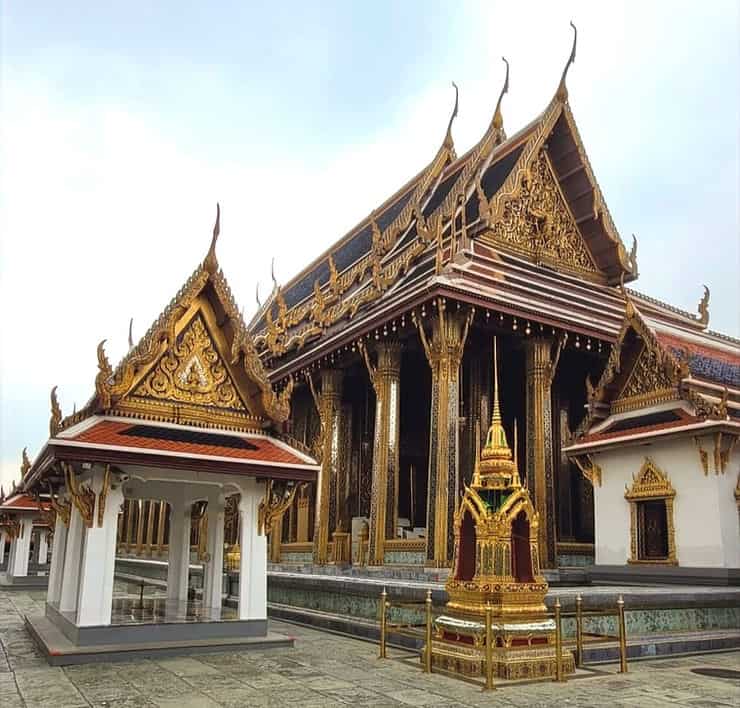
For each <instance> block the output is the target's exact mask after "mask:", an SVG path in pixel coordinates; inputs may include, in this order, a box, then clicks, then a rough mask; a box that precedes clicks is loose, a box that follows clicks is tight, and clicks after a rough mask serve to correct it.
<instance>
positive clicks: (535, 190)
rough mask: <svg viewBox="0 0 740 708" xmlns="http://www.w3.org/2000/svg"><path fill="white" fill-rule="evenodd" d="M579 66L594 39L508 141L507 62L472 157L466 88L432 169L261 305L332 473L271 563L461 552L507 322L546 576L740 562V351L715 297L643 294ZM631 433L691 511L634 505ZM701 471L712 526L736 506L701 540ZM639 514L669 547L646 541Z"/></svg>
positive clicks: (273, 377) (262, 320)
mask: <svg viewBox="0 0 740 708" xmlns="http://www.w3.org/2000/svg"><path fill="white" fill-rule="evenodd" d="M574 57H575V41H574V45H573V52H572V53H571V56H570V58H569V60H568V62H567V64H566V67H565V69H564V71H563V74H562V78H561V81H560V84H559V86H558V87H557V90H556V92H555V94H554V96H553V98H552V100H551V101H550V103H549V104H548V105H547V106H546V107H545V109H544V110H543V111H542V113H541V114H540V115H538V116H537V117H536V118H535V119H534V120H532V122H530V123H529V124H528V125H526V126H524V127H523V128H522V129H520V130H518V131H516V132H514V133H513V134H511V135H510V134H507V132H506V131H505V129H504V121H503V113H502V99H503V97H504V94H505V93H506V91H507V88H508V64H507V67H506V81H505V84H504V87H503V89H502V91H501V94H500V96H499V98H498V101H497V103H496V105H495V109H494V111H493V115H492V118H491V121H490V124H489V126H488V128H487V130H486V131H485V133H484V134H483V136H482V137H481V138H480V140H479V141H478V142H477V143H476V144H475V145H474V146H473V147H472V148H471V149H469V150H467V151H466V152H465V153H463V154H462V155H458V154H457V152H456V150H455V146H454V143H453V140H452V133H451V128H452V123H453V119H454V117H455V115H456V113H457V102H456V105H455V110H454V112H453V114H452V118H451V119H450V121H449V124H448V127H447V132H446V134H445V136H444V139H443V141H442V144H441V145H440V147H439V149H438V150H437V152H436V153H435V154H434V156H433V157H432V159H431V160H430V162H429V164H428V165H427V166H426V167H424V168H423V169H422V170H421V171H420V172H419V174H417V175H416V176H415V177H413V178H412V179H411V180H410V181H409V182H408V183H407V184H405V185H404V186H402V187H401V188H400V189H398V190H397V191H396V192H395V193H394V194H393V195H392V196H390V197H389V198H388V199H387V200H386V201H385V202H384V203H383V204H381V205H379V206H378V207H377V208H376V209H375V210H374V211H373V212H372V213H371V214H370V215H369V216H367V217H366V218H365V219H363V220H362V221H361V222H360V223H359V224H358V225H357V226H356V227H355V228H353V229H352V230H351V231H350V232H349V233H347V234H346V235H345V236H344V237H342V238H341V239H339V240H338V241H337V242H336V243H334V244H333V245H332V246H331V247H330V248H329V249H327V250H326V251H325V252H324V253H323V254H321V255H320V256H319V257H318V258H317V259H316V260H315V261H314V262H313V263H311V264H310V265H309V266H308V267H307V268H305V269H304V270H303V271H302V272H301V273H299V274H298V275H297V276H296V277H294V278H293V279H292V280H290V281H289V282H287V283H285V284H282V285H279V284H277V282H275V283H274V287H273V290H272V293H271V294H270V296H269V298H268V299H267V300H266V301H265V302H264V303H262V304H261V305H260V307H259V310H258V312H257V313H256V314H255V316H254V317H253V318H252V320H251V322H250V323H249V325H248V327H249V332H250V334H251V336H252V337H253V340H254V342H255V345H256V347H257V351H258V352H259V355H260V358H261V360H262V362H263V363H264V366H265V368H266V369H267V370H268V371H269V378H270V381H271V382H272V384H273V385H274V386H275V387H276V389H277V390H280V389H285V388H286V387H293V389H294V390H293V393H292V409H291V415H290V419H289V421H288V427H289V431H290V434H291V435H292V436H293V437H294V438H296V439H297V440H299V441H300V442H301V443H303V444H304V445H306V446H308V447H309V448H310V449H311V450H313V453H314V455H315V456H316V457H317V458H318V459H320V460H321V473H320V475H319V479H318V481H317V483H316V484H315V485H310V486H308V487H305V488H303V489H302V490H301V491H300V494H299V495H297V497H296V500H295V501H294V503H293V504H292V505H291V506H290V508H289V509H288V510H287V511H286V513H285V515H284V517H282V518H281V519H278V520H277V522H276V526H275V529H274V533H275V534H277V535H279V537H280V538H279V540H278V539H273V540H272V542H271V558H272V560H274V561H281V562H289V563H314V564H325V563H330V562H354V563H358V562H359V563H364V562H366V563H368V564H369V565H371V566H381V565H398V564H402V565H417V566H427V567H436V568H446V567H449V566H450V564H451V560H452V554H453V544H454V534H453V518H454V514H455V511H456V508H457V506H458V504H459V501H460V497H461V494H462V492H463V490H464V488H465V485H469V484H470V483H471V480H472V475H473V472H474V454H473V451H474V450H475V449H476V444H475V443H476V441H475V437H476V431H477V430H481V431H483V432H482V433H481V436H482V435H484V433H485V431H486V430H487V421H489V420H490V407H491V395H492V381H491V376H490V372H489V367H488V366H487V363H488V362H490V361H491V341H492V337H493V336H494V335H495V336H496V337H497V338H498V341H499V343H500V357H501V363H502V370H503V371H506V374H507V375H506V378H505V379H504V380H502V382H501V391H500V396H501V401H502V409H503V410H504V411H505V415H504V421H503V423H504V426H505V428H506V429H507V430H508V431H509V434H511V431H512V429H513V423H514V420H515V419H516V420H519V421H520V422H521V426H520V430H521V433H522V434H521V435H520V436H519V442H518V448H519V449H518V450H517V455H518V459H519V460H521V461H522V464H521V473H522V477H523V481H524V482H526V484H527V485H528V489H529V491H530V493H531V495H532V497H533V501H534V505H535V508H536V511H537V513H538V515H539V519H540V522H539V530H538V534H539V549H540V561H541V565H542V567H543V568H545V569H554V568H557V567H558V566H572V565H589V564H592V563H593V562H594V560H595V561H596V563H604V564H607V565H613V564H625V565H626V564H627V563H626V561H627V560H629V559H630V558H628V555H629V554H630V553H631V556H634V558H632V560H639V558H638V556H640V552H639V551H638V552H637V553H635V551H634V543H637V544H638V546H640V544H643V546H644V547H645V549H648V548H649V549H650V550H644V552H643V553H642V555H643V556H644V557H645V559H647V558H648V557H650V559H651V560H654V561H656V562H661V563H673V564H675V563H676V562H678V563H679V565H680V564H681V563H682V562H684V563H686V564H691V565H695V566H697V567H699V566H701V567H704V566H706V567H716V566H726V567H735V568H737V567H738V566H740V559H738V546H737V537H738V519H737V514H736V513H734V511H735V496H734V495H735V491H734V490H735V480H734V479H731V478H733V477H735V476H736V475H737V473H738V470H737V464H736V461H735V460H736V458H733V457H732V454H733V453H732V451H733V449H734V444H735V440H736V439H737V436H738V432H739V425H740V423H739V421H740V417H739V416H740V346H739V345H740V342H738V340H736V339H732V338H730V337H726V336H724V335H721V334H718V333H715V332H712V331H710V330H709V329H708V325H709V309H708V300H709V292H708V291H705V295H704V296H703V297H702V298H701V301H700V303H699V306H698V310H697V312H696V313H690V312H685V311H682V310H680V309H678V308H676V307H673V306H671V305H669V304H666V303H663V302H660V301H658V300H655V299H653V298H651V297H648V296H647V295H644V294H641V293H640V292H637V291H636V290H633V289H631V288H630V287H627V285H628V284H630V283H632V282H634V281H635V280H636V279H637V277H638V267H637V241H636V239H634V238H633V241H632V245H631V247H630V248H629V249H628V248H626V247H625V245H624V243H623V240H622V238H621V236H620V234H619V232H618V230H617V227H616V226H615V224H614V222H613V220H612V217H611V216H610V213H609V210H608V208H607V205H606V201H605V198H604V195H603V194H602V192H601V189H600V188H599V184H598V182H597V180H596V176H595V174H594V171H593V169H592V167H591V165H590V163H589V159H588V155H587V153H586V149H585V146H584V145H583V143H582V141H581V138H580V136H579V133H578V129H577V127H576V122H575V119H574V116H573V112H572V110H571V107H570V105H569V102H568V91H567V87H566V76H567V72H568V68H569V66H570V65H571V63H572V62H573V60H574ZM696 288H697V291H699V290H700V286H699V284H697V285H696ZM640 352H642V354H641V353H640ZM597 382H598V383H597ZM651 386H657V389H656V390H657V391H658V394H657V395H655V396H653V395H651V393H650V391H651V390H652V389H651V388H650V387H651ZM625 387H626V389H625ZM627 411H629V412H627ZM610 414H612V417H609V416H610ZM656 426H657V428H656ZM633 427H634V430H631V428H633ZM645 428H649V431H648V432H649V434H648V435H647V437H645V435H646V433H645ZM627 438H631V439H633V440H639V441H640V444H642V443H643V442H645V441H648V440H649V441H650V445H658V441H660V446H662V447H661V449H663V447H665V448H666V455H667V457H666V458H665V459H663V454H662V453H660V454H659V453H658V452H655V454H653V448H652V447H651V448H650V450H649V451H648V453H647V456H648V457H649V456H650V455H653V457H652V458H650V459H652V460H653V462H654V463H655V465H657V466H658V467H660V468H661V469H662V473H661V474H662V475H663V478H665V479H666V480H672V484H673V486H674V491H675V493H676V497H675V502H674V504H673V510H674V511H673V514H672V515H671V514H670V513H664V512H662V511H660V509H658V506H659V504H657V503H656V504H652V503H651V504H643V503H642V502H640V501H639V499H641V498H642V497H641V496H640V495H641V494H643V493H644V484H643V483H641V482H640V481H639V480H638V481H636V482H634V485H635V486H634V489H633V491H632V493H631V494H630V493H628V494H627V496H625V493H624V488H623V487H624V483H625V482H626V481H628V479H627V478H629V480H630V481H629V484H633V481H632V474H633V472H634V473H635V475H636V476H635V479H636V480H637V478H638V476H639V474H638V473H640V469H641V466H642V464H641V463H640V464H638V458H639V459H640V460H642V462H645V459H646V453H645V450H644V449H643V450H642V452H640V453H639V454H638V453H637V452H636V451H635V447H634V446H633V445H632V444H631V443H630V442H629V441H628V440H627ZM653 441H655V442H653ZM478 443H479V444H481V445H483V444H484V443H485V440H484V439H483V438H482V437H481V439H480V440H479V441H478ZM589 446H591V447H589ZM656 449H657V448H656ZM591 450H594V451H595V453H594V454H592V453H591ZM735 454H736V453H735ZM635 456H636V457H635ZM678 457H681V458H682V459H684V460H685V462H683V463H682V469H681V471H678V470H677V469H676V465H675V459H676V458H678ZM715 459H716V460H717V462H715ZM723 461H724V462H723ZM707 465H708V466H709V469H710V472H707V469H708V467H707ZM613 469H617V470H619V471H618V472H616V471H612V470H613ZM598 470H601V471H598ZM715 470H719V472H716V471H715ZM710 473H711V474H710ZM716 475H719V478H718V479H715V476H716ZM643 476H644V474H643ZM684 476H685V477H686V478H687V481H686V484H688V486H686V487H683V486H682V485H683V484H684V483H683V482H680V479H681V478H683V477H684ZM689 478H691V482H690V483H689V482H688V479H689ZM600 484H602V485H603V486H599V485H600ZM699 484H702V485H705V486H706V489H705V490H704V491H703V492H702V494H701V495H700V496H697V497H694V498H693V501H692V504H697V503H701V504H702V505H705V504H706V505H707V506H706V509H704V507H703V506H702V509H704V511H701V512H699V511H698V510H696V509H694V510H693V513H694V514H696V515H697V517H696V518H702V517H704V516H706V515H707V514H709V511H710V509H711V511H712V513H714V512H715V511H716V508H717V504H718V503H720V501H719V500H720V498H721V508H722V518H721V520H718V521H717V526H716V528H713V529H712V530H710V529H707V530H706V534H707V535H706V537H705V538H703V540H696V542H695V545H694V546H693V550H692V543H694V542H693V541H691V540H689V539H690V537H691V535H692V533H693V530H692V527H691V526H690V525H689V522H688V521H686V519H687V518H688V517H689V515H690V513H691V512H690V511H688V509H687V507H686V506H685V504H686V502H685V501H682V499H683V500H685V499H686V498H687V497H688V496H689V495H692V494H693V491H692V490H693V488H694V486H695V485H699ZM617 487H619V488H620V491H619V494H618V495H617V496H618V499H616V498H615V497H614V495H615V494H616V492H610V491H608V490H611V489H612V488H613V489H616V488H617ZM679 487H681V488H679ZM667 488H668V487H667V486H666V489H667ZM595 497H596V499H595ZM661 498H662V497H661ZM666 498H667V497H666ZM617 501H618V502H619V512H618V513H617V512H616V511H611V509H612V508H613V505H614V504H616V502H617ZM656 501H657V499H656ZM669 506H670V505H666V509H668V507H669ZM630 508H632V509H633V511H632V512H630ZM669 511H670V510H669ZM730 512H733V513H730ZM631 514H632V516H631ZM635 514H636V517H635ZM599 515H600V518H599ZM635 518H637V519H638V521H635ZM639 519H643V521H639ZM713 523H714V522H713ZM635 524H637V527H638V535H639V528H643V529H653V528H655V529H658V530H659V533H660V534H662V537H661V539H659V540H658V541H653V540H648V539H647V538H646V537H645V531H643V533H642V536H640V538H642V539H643V540H637V541H635V539H634V536H635V532H634V527H635ZM679 524H680V525H682V528H678V525H679ZM684 524H686V525H684ZM673 526H675V535H676V542H675V544H674V543H673V542H670V538H671V533H668V531H670V530H671V529H672V528H673ZM607 527H608V530H607ZM631 528H632V536H633V539H632V541H630V540H629V534H630V533H631V532H630V529H631ZM650 533H652V532H649V533H648V535H650ZM666 539H668V541H666ZM666 543H668V545H667V546H666ZM630 544H633V545H632V546H631V545H630ZM654 544H658V545H660V546H661V549H662V550H660V551H658V550H656V548H657V546H656V547H655V548H654V547H653V545H654ZM661 544H662V545H661ZM682 544H686V545H685V546H684V549H685V550H682V549H681V546H682ZM676 545H677V546H678V550H677V551H676V548H675V546H676ZM348 548H350V549H351V551H350V553H349V555H350V558H349V559H348V558H347V549H348ZM630 548H632V550H631V551H628V549H630ZM666 548H667V549H668V550H667V551H666ZM702 548H705V549H706V553H705V552H704V551H703V550H701V549H702ZM664 551H665V552H664ZM656 554H657V555H656Z"/></svg>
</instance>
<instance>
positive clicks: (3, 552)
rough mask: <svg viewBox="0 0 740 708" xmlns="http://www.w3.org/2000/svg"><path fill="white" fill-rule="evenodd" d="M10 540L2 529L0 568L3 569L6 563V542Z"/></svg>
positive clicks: (0, 534) (0, 530)
mask: <svg viewBox="0 0 740 708" xmlns="http://www.w3.org/2000/svg"><path fill="white" fill-rule="evenodd" d="M7 540H8V537H7V535H6V533H5V531H3V530H2V529H0V567H2V565H3V563H4V561H5V542H6V541H7Z"/></svg>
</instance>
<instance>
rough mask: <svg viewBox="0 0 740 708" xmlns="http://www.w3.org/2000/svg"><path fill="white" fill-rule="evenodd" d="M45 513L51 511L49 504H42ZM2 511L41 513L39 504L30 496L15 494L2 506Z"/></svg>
mask: <svg viewBox="0 0 740 708" xmlns="http://www.w3.org/2000/svg"><path fill="white" fill-rule="evenodd" d="M41 507H42V509H43V510H44V511H48V510H49V509H51V506H50V505H49V503H48V502H44V501H42V502H41ZM0 511H39V505H38V502H37V501H36V500H35V499H33V497H30V496H28V494H14V495H13V496H11V497H8V498H7V499H6V500H5V501H4V502H3V503H2V504H0Z"/></svg>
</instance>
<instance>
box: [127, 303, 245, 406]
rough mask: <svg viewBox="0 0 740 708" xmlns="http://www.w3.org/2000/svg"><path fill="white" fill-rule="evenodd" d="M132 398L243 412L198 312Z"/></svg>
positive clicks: (240, 400) (235, 391)
mask: <svg viewBox="0 0 740 708" xmlns="http://www.w3.org/2000/svg"><path fill="white" fill-rule="evenodd" d="M133 395H134V396H137V397H140V398H154V399H160V400H167V401H172V402H177V403H186V404H190V405H197V406H214V407H216V408H226V409H229V410H234V411H244V412H246V406H245V405H244V402H243V401H242V399H241V397H240V396H239V393H238V391H237V389H236V386H235V385H234V382H233V381H232V379H231V377H230V375H229V372H228V369H227V368H226V365H225V363H224V360H223V359H222V358H221V355H220V354H219V352H218V348H217V346H216V344H215V342H214V341H213V339H212V337H211V335H210V333H209V332H208V327H207V325H206V323H205V321H204V319H203V316H202V315H201V314H200V313H197V314H196V315H195V316H194V317H193V318H192V319H191V320H190V322H189V324H188V325H187V326H186V327H185V328H184V329H183V330H182V332H180V334H179V336H178V337H177V338H176V340H175V341H174V342H173V345H172V346H171V347H169V348H168V349H167V350H166V351H165V352H164V354H162V356H161V357H160V358H159V361H158V362H157V363H156V364H155V366H154V367H153V368H152V369H151V371H149V373H148V374H147V375H146V376H145V377H144V379H143V380H142V381H141V382H140V383H139V385H138V386H137V387H136V389H135V390H134V392H133Z"/></svg>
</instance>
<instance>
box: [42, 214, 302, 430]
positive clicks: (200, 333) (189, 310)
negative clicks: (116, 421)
mask: <svg viewBox="0 0 740 708" xmlns="http://www.w3.org/2000/svg"><path fill="white" fill-rule="evenodd" d="M219 214H220V211H217V215H216V224H215V225H214V229H213V239H212V241H211V247H210V249H209V250H208V253H207V255H206V257H205V259H204V260H203V262H202V263H201V264H200V265H198V267H197V268H196V269H195V270H194V271H193V273H192V275H191V276H190V278H188V280H187V281H186V282H185V284H184V285H183V286H182V288H180V290H179V292H178V293H177V294H176V295H175V297H174V298H173V299H172V300H171V302H170V303H169V305H167V307H165V309H164V310H163V311H162V313H161V314H160V315H159V317H158V318H157V319H156V320H155V322H154V323H153V324H152V326H151V327H150V328H149V330H148V331H147V332H146V334H145V335H144V336H143V337H142V338H141V340H140V341H139V343H138V344H136V345H135V346H130V349H129V351H128V353H127V354H126V355H125V356H124V357H123V359H122V360H121V362H120V363H119V364H118V366H117V367H116V368H115V369H114V368H113V367H112V366H111V365H110V362H109V361H108V357H107V356H106V353H105V349H104V344H105V340H103V341H102V342H101V343H100V344H99V345H98V373H97V376H96V377H95V395H94V396H93V397H92V398H91V399H90V401H89V402H88V404H87V405H86V406H85V407H84V408H83V409H81V410H80V411H78V412H76V413H73V414H72V415H70V416H67V417H66V418H64V419H63V420H62V419H61V412H59V414H58V416H57V415H56V413H54V414H53V415H52V427H53V428H54V430H53V431H52V435H55V434H56V433H57V432H58V431H59V430H61V429H64V428H67V427H69V426H70V425H74V424H75V423H77V422H79V421H81V420H83V419H85V418H86V417H88V416H89V415H91V414H92V413H108V414H119V415H126V416H134V417H140V418H145V419H150V420H163V421H170V422H175V423H189V424H194V425H202V426H205V427H221V428H232V429H243V430H255V429H261V428H263V427H265V426H267V425H269V424H271V423H283V422H284V421H286V420H287V419H288V417H289V415H290V396H291V393H292V390H293V383H292V380H291V381H289V382H288V384H287V385H286V386H285V387H284V388H283V390H282V391H280V392H279V393H278V392H276V391H275V390H274V389H273V388H272V385H271V384H270V381H269V379H268V374H267V371H266V370H265V368H264V366H263V364H262V361H261V360H260V357H259V355H258V354H257V350H256V348H255V344H254V341H253V339H252V337H251V336H250V335H249V333H248V332H247V328H246V325H245V323H244V320H243V318H242V316H241V313H240V312H239V309H238V308H237V306H236V303H235V302H234V298H233V295H232V294H231V289H230V288H229V284H228V283H227V281H226V278H225V277H224V274H223V272H222V271H221V270H220V268H219V265H218V261H217V259H216V250H215V247H216V240H217V238H218V234H219ZM55 400H56V399H55V396H54V392H52V409H54V403H55ZM57 408H58V407H57Z"/></svg>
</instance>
